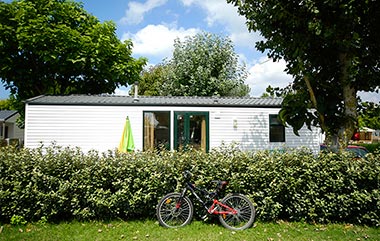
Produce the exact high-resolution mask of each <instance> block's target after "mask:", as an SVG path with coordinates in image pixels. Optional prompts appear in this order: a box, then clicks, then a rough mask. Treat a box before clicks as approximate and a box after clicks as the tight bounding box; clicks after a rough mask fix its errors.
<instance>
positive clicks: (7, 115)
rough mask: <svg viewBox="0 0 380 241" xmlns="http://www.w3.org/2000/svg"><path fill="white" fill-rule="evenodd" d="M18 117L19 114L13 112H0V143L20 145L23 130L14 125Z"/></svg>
mask: <svg viewBox="0 0 380 241" xmlns="http://www.w3.org/2000/svg"><path fill="white" fill-rule="evenodd" d="M19 117H20V114H19V113H18V112H17V111H15V110H0V142H2V141H5V143H6V144H12V145H22V143H23V141H24V130H22V129H20V128H19V127H18V126H17V123H16V122H17V119H18V118H19ZM0 144H2V143H0Z"/></svg>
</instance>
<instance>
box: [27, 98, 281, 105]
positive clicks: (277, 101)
mask: <svg viewBox="0 0 380 241" xmlns="http://www.w3.org/2000/svg"><path fill="white" fill-rule="evenodd" d="M281 102H282V99H281V98H257V97H189V96H139V97H138V98H136V99H135V98H134V97H133V96H117V95H65V96H49V95H46V96H38V97H35V98H32V99H29V100H27V101H26V103H27V104H29V105H113V106H115V105H122V106H219V107H223V106H225V107H228V106H230V107H231V106H234V107H280V106H281Z"/></svg>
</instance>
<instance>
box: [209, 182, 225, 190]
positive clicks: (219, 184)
mask: <svg viewBox="0 0 380 241" xmlns="http://www.w3.org/2000/svg"><path fill="white" fill-rule="evenodd" d="M212 182H213V183H216V189H217V190H218V191H221V190H223V189H224V188H226V186H227V184H228V181H220V180H214V181H212Z"/></svg>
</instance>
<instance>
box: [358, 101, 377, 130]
mask: <svg viewBox="0 0 380 241" xmlns="http://www.w3.org/2000/svg"><path fill="white" fill-rule="evenodd" d="M360 107H361V108H360V109H359V127H368V128H371V129H375V130H380V103H379V104H375V103H373V102H363V103H361V105H360Z"/></svg>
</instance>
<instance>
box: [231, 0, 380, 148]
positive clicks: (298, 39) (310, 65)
mask: <svg viewBox="0 0 380 241" xmlns="http://www.w3.org/2000/svg"><path fill="white" fill-rule="evenodd" d="M227 2H229V3H233V4H235V5H236V6H238V9H239V13H240V14H241V15H243V16H245V17H246V19H247V26H248V29H249V30H252V31H260V33H261V34H262V35H263V36H264V38H265V40H263V41H260V42H258V43H256V48H257V49H258V50H260V51H263V52H264V51H267V53H268V55H269V57H271V58H272V59H273V60H274V61H276V60H278V59H281V58H282V59H284V60H285V61H286V62H287V72H288V73H289V74H291V75H293V77H294V81H293V83H292V84H291V85H290V86H289V87H288V88H285V89H284V90H282V91H279V92H280V93H279V94H285V98H284V102H283V106H282V110H281V112H280V115H281V117H282V118H283V120H284V121H286V122H287V123H288V124H290V125H291V126H293V130H294V131H295V132H296V133H297V131H298V130H299V129H300V128H301V127H302V126H303V125H304V124H306V125H308V126H311V125H319V126H321V127H322V129H323V130H324V131H325V132H326V133H327V134H328V136H330V137H332V138H335V139H338V138H339V141H340V142H341V143H346V142H347V141H348V140H349V139H350V137H351V136H352V134H353V132H354V129H355V127H356V124H357V106H358V104H357V92H358V91H360V90H362V91H374V90H376V89H378V88H379V84H380V74H379V72H380V51H379V46H380V45H379V39H380V31H379V26H380V2H379V1H362V0H353V1H340V2H337V1H335V0H326V1H319V0H308V1H287V0H265V1H264V0H245V1H242V0H227ZM311 110H312V111H311Z"/></svg>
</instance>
